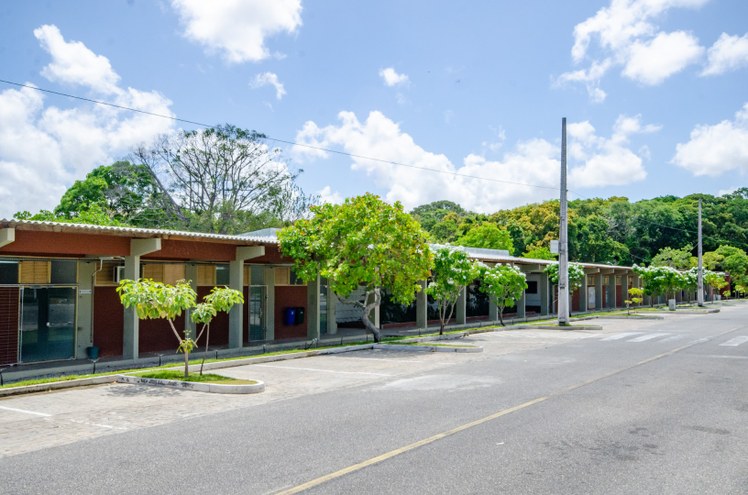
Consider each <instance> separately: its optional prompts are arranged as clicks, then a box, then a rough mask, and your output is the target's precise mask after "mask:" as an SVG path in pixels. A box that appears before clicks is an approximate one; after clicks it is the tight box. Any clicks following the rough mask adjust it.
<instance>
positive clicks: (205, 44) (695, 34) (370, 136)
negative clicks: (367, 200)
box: [0, 0, 748, 218]
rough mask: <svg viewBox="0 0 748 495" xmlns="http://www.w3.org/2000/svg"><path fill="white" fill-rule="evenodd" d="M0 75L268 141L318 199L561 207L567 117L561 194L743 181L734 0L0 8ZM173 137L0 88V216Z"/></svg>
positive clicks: (744, 26)
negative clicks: (563, 157)
mask: <svg viewBox="0 0 748 495" xmlns="http://www.w3.org/2000/svg"><path fill="white" fill-rule="evenodd" d="M0 61H2V64H0V79H3V80H6V81H12V82H16V83H21V84H25V85H33V86H36V87H39V88H45V89H49V90H53V91H59V92H64V93H70V94H74V95H77V96H80V97H84V98H91V99H96V100H102V101H107V102H111V103H115V104H118V105H122V106H128V107H134V108H138V109H141V110H144V111H148V112H154V113H159V114H166V115H171V116H174V117H177V118H179V119H186V120H190V121H196V122H201V123H206V124H211V125H212V124H220V123H231V124H234V125H237V126H240V127H243V128H247V129H254V130H257V131H259V132H263V133H265V134H266V135H268V136H269V137H271V138H274V139H277V140H278V141H272V140H271V141H269V144H270V145H271V146H280V147H282V148H284V153H283V156H284V158H285V161H286V164H287V166H288V167H290V168H292V169H296V168H302V169H303V170H304V172H303V174H302V175H301V178H300V184H301V186H302V187H303V188H304V190H305V191H306V192H309V193H318V194H321V196H322V198H323V199H325V200H329V201H340V200H341V199H342V198H345V197H348V196H354V195H357V194H361V193H363V192H366V191H370V192H374V193H377V194H379V195H381V196H382V197H384V198H386V199H388V200H390V201H395V200H399V201H401V202H402V203H403V204H404V205H405V207H406V209H411V208H413V207H415V206H417V205H420V204H424V203H427V202H431V201H436V200H441V199H448V200H452V201H455V202H458V203H460V204H461V205H463V206H464V207H466V208H468V209H471V210H474V211H481V212H492V211H495V210H497V209H500V208H510V207H514V206H518V205H522V204H527V203H533V202H538V201H543V200H545V199H549V198H555V197H558V192H557V189H555V188H557V186H558V182H559V166H560V165H559V164H560V137H561V118H562V117H566V118H567V122H568V146H569V158H568V164H569V186H568V187H569V190H570V192H571V195H570V197H571V198H579V197H581V198H591V197H609V196H614V195H615V196H626V197H628V198H630V199H631V200H638V199H643V198H651V197H655V196H661V195H667V194H673V195H678V196H683V195H687V194H691V193H695V192H704V193H709V194H724V193H726V192H730V191H732V190H734V189H736V188H738V187H743V186H747V185H748V184H747V183H746V173H748V2H746V1H745V0H610V1H597V2H596V1H567V2H548V1H540V0H527V1H523V2H508V1H488V0H485V1H478V0H476V1H471V2H454V1H441V0H408V1H402V0H377V1H376V2H374V1H363V0H362V1H356V2H351V1H350V0H324V1H303V2H302V1H300V0H264V1H261V0H244V1H239V0H234V1H229V0H223V1H219V0H212V1H210V2H205V1H201V0H173V1H167V0H129V1H125V0H109V1H106V2H102V1H99V0H91V1H74V0H70V1H37V0H29V1H24V2H2V3H0ZM181 128H194V126H191V125H188V124H184V123H180V122H176V121H173V120H169V119H161V118H156V117H150V116H147V115H143V114H137V113H132V112H127V111H125V110H117V109H113V108H111V107H101V106H97V105H94V104H91V103H87V102H84V101H80V100H73V99H69V98H64V97H61V96H56V95H52V94H48V93H42V92H38V91H35V90H33V89H29V88H22V87H19V86H15V85H12V84H7V83H0V218H2V217H5V218H9V217H11V216H12V215H13V213H15V212H16V211H19V210H29V211H32V212H36V211H38V210H39V209H43V208H44V209H51V208H53V207H54V206H55V205H56V204H57V203H58V201H59V198H60V196H61V195H62V193H63V192H64V191H65V190H66V189H67V187H69V186H70V185H71V184H72V183H73V182H74V181H75V180H77V179H82V178H83V177H85V175H86V173H88V172H89V171H90V170H92V169H93V168H94V167H96V166H98V165H102V164H109V163H112V162H113V161H115V160H117V159H120V158H123V157H125V156H127V154H128V152H129V151H130V150H132V149H133V148H134V147H136V146H139V145H143V144H146V145H147V144H148V143H149V142H151V141H152V140H153V139H155V138H156V137H158V136H159V135H163V134H165V133H170V132H175V131H177V130H179V129H181ZM287 142H291V143H298V144H299V145H308V146H298V145H297V146H293V145H289V144H286V143H287ZM325 149H326V150H331V151H332V152H330V151H322V150H325ZM338 152H342V154H341V153H338ZM367 158H373V159H375V160H367Z"/></svg>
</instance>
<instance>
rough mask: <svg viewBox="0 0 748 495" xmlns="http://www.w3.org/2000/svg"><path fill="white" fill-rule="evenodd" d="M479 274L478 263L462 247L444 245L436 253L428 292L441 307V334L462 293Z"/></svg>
mask: <svg viewBox="0 0 748 495" xmlns="http://www.w3.org/2000/svg"><path fill="white" fill-rule="evenodd" d="M477 276H478V269H477V266H476V264H475V263H474V262H473V261H471V260H470V258H469V257H468V255H467V253H466V252H465V251H463V250H462V249H456V248H451V247H442V248H439V249H438V250H437V251H436V252H435V253H434V269H433V270H432V271H431V281H430V282H429V284H428V287H427V288H426V293H427V294H428V295H430V296H431V297H432V298H434V301H435V302H436V303H437V305H438V308H439V321H440V323H441V325H440V327H439V335H442V334H443V333H444V326H445V325H446V324H447V322H448V321H449V319H450V318H451V317H452V311H453V310H454V305H455V303H456V302H457V299H458V298H459V297H460V293H461V292H462V291H463V290H465V287H466V286H467V285H468V284H469V283H470V282H472V281H473V280H475V279H476V278H477Z"/></svg>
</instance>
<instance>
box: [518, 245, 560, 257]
mask: <svg viewBox="0 0 748 495" xmlns="http://www.w3.org/2000/svg"><path fill="white" fill-rule="evenodd" d="M522 257H523V258H530V259H534V260H555V259H557V258H558V255H557V254H553V253H551V250H550V248H549V247H548V246H541V247H535V248H530V249H528V250H527V251H525V252H524V253H522Z"/></svg>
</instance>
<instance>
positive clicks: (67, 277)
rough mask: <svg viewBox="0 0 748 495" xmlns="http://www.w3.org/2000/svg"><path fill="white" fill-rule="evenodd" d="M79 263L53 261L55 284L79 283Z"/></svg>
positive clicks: (53, 281) (53, 280) (74, 261)
mask: <svg viewBox="0 0 748 495" xmlns="http://www.w3.org/2000/svg"><path fill="white" fill-rule="evenodd" d="M77 272H78V262H77V261H76V260H52V279H51V282H52V283H53V284H74V283H76V282H77V281H78V273H77Z"/></svg>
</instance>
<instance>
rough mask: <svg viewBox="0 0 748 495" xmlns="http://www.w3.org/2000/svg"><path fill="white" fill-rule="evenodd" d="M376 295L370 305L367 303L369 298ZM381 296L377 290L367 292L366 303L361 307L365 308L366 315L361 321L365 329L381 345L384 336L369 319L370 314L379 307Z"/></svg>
mask: <svg viewBox="0 0 748 495" xmlns="http://www.w3.org/2000/svg"><path fill="white" fill-rule="evenodd" d="M372 292H373V293H374V300H373V301H372V302H370V303H367V302H366V301H369V296H370V295H371V293H372ZM380 298H381V296H380V295H379V292H378V291H377V290H373V291H366V296H365V299H364V302H363V303H362V304H361V306H362V307H363V308H364V314H363V315H362V316H361V321H362V322H363V324H364V327H365V328H366V329H367V330H368V331H370V332H371V333H372V335H374V342H377V343H379V342H380V341H381V340H382V334H381V333H380V331H379V329H378V328H377V327H376V326H375V325H374V323H372V321H371V320H370V319H369V313H371V311H372V310H373V309H374V308H376V307H377V306H379V301H380Z"/></svg>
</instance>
